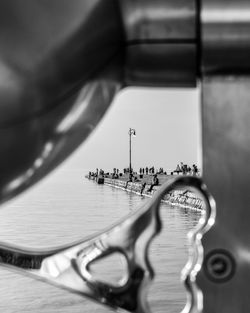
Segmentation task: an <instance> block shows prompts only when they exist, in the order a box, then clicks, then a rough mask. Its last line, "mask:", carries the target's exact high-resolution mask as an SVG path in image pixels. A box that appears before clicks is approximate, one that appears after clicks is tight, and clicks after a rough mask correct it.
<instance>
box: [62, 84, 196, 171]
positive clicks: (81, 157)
mask: <svg viewBox="0 0 250 313" xmlns="http://www.w3.org/2000/svg"><path fill="white" fill-rule="evenodd" d="M130 127H131V128H134V129H135V130H136V137H132V166H133V168H134V169H135V170H138V168H139V167H146V166H152V165H154V166H155V167H156V168H159V167H163V168H164V169H174V168H175V167H176V164H177V163H179V162H181V161H182V162H184V163H187V164H190V165H192V164H193V163H196V164H197V163H198V166H199V167H200V166H201V164H200V161H199V157H198V154H199V153H198V147H199V143H200V108H199V91H198V90H197V89H167V90H165V89H139V88H137V89H127V90H123V91H122V92H120V93H119V95H118V96H117V97H116V98H115V101H114V102H113V104H112V106H111V107H110V109H109V111H108V112H107V113H106V115H105V117H104V118H103V120H102V122H101V123H100V124H99V125H98V127H97V128H96V130H95V131H94V132H93V133H92V135H90V137H89V138H88V139H87V141H86V142H85V143H84V144H83V145H82V146H81V147H80V148H79V149H78V150H77V152H76V153H75V154H74V155H73V156H72V157H71V158H70V159H69V160H68V161H66V162H65V164H64V167H67V168H79V169H84V170H85V169H87V170H95V168H97V167H98V168H103V169H104V170H111V169H113V168H114V167H116V168H120V169H123V168H124V167H128V165H129V135H128V130H129V128H130Z"/></svg>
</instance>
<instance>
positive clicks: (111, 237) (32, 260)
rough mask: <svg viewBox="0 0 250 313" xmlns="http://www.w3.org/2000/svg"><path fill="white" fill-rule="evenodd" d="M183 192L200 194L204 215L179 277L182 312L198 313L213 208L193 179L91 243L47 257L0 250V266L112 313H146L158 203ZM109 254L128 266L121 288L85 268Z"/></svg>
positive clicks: (174, 183)
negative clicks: (115, 311) (118, 311)
mask: <svg viewBox="0 0 250 313" xmlns="http://www.w3.org/2000/svg"><path fill="white" fill-rule="evenodd" d="M186 186H188V187H189V188H191V190H193V191H195V192H196V193H198V194H199V196H200V197H201V198H202V199H203V201H204V205H205V206H204V207H205V210H206V214H205V215H203V217H202V219H201V220H200V222H199V225H198V227H197V228H196V229H195V230H194V231H193V232H192V233H191V234H190V237H189V239H190V257H189V261H188V263H187V265H186V267H185V270H184V271H183V280H184V281H185V286H186V288H187V290H188V292H189V295H190V301H189V302H188V304H187V308H189V312H193V310H194V309H195V310H198V312H200V309H201V308H202V299H201V292H200V290H199V288H198V287H197V285H196V282H195V278H196V275H197V272H198V271H199V269H200V267H201V264H202V260H203V248H202V245H201V237H202V236H203V234H204V232H206V231H207V230H208V229H209V228H210V227H211V225H212V224H213V222H214V218H215V204H214V200H213V198H212V197H211V195H210V194H209V192H208V191H207V188H206V186H205V185H204V183H203V182H202V181H201V180H200V179H198V178H195V177H179V178H173V179H172V180H170V181H169V182H166V183H165V184H164V185H163V186H162V187H161V188H160V189H159V190H158V191H157V193H155V195H154V196H153V198H152V199H150V200H149V201H148V202H146V204H144V205H143V206H142V207H141V208H140V209H139V210H138V211H136V212H135V213H133V214H132V215H129V216H128V217H127V218H125V219H124V220H123V221H121V222H120V223H118V224H117V225H115V226H113V227H111V228H110V229H108V230H105V231H104V232H102V233H101V234H99V235H97V236H96V237H93V238H91V239H90V240H87V241H84V240H83V241H81V242H78V243H75V244H72V245H70V246H66V247H62V248H56V249H52V250H50V251H28V250H25V249H23V248H20V247H12V246H8V245H4V244H1V246H0V264H1V265H4V266H7V267H10V268H12V269H16V270H18V271H20V272H22V273H23V274H25V275H31V276H32V277H34V278H36V279H40V280H43V281H45V282H48V283H50V284H53V285H56V286H58V287H60V288H64V289H67V290H69V291H70V292H74V293H77V294H81V295H84V296H87V297H90V298H92V299H94V300H96V301H98V302H100V303H102V304H106V305H109V306H111V307H113V308H123V309H126V310H127V311H130V312H136V313H139V312H144V313H147V312H149V307H148V304H147V299H146V291H147V289H148V285H149V284H150V282H151V281H152V279H153V277H154V272H153V269H152V267H151V265H150V263H149V259H148V247H149V245H150V243H151V241H152V239H153V238H154V237H155V236H156V235H157V234H158V233H160V231H161V220H160V215H159V209H160V203H161V200H162V198H163V196H164V195H165V194H166V193H168V192H170V191H171V190H173V189H175V188H184V187H186ZM114 252H117V253H120V254H122V255H123V256H124V257H125V259H126V261H127V274H126V279H124V280H123V283H122V285H119V286H114V285H110V284H106V283H103V282H100V281H96V280H94V278H93V277H92V275H91V272H90V271H89V266H90V264H91V263H92V262H93V261H95V260H101V259H102V258H103V257H105V256H107V255H110V254H112V253H114Z"/></svg>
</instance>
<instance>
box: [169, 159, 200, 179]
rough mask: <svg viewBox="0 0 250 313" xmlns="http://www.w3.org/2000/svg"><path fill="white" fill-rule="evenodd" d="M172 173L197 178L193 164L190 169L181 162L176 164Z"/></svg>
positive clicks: (196, 171)
mask: <svg viewBox="0 0 250 313" xmlns="http://www.w3.org/2000/svg"><path fill="white" fill-rule="evenodd" d="M173 173H177V174H178V175H179V174H180V173H181V174H182V175H193V176H197V175H198V173H199V171H198V167H197V165H196V164H193V165H192V167H190V166H189V165H187V164H183V162H181V163H180V164H177V166H176V169H175V170H174V171H173ZM171 174H172V173H171Z"/></svg>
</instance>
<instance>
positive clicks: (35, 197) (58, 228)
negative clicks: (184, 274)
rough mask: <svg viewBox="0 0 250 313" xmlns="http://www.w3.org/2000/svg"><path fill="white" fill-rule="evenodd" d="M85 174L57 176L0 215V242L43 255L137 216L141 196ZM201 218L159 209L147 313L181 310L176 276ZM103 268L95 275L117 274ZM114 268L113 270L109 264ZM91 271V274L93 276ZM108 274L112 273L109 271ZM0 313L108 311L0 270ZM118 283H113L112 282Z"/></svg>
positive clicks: (119, 270) (181, 294)
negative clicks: (160, 225)
mask: <svg viewBox="0 0 250 313" xmlns="http://www.w3.org/2000/svg"><path fill="white" fill-rule="evenodd" d="M87 172H88V171H84V170H79V169H74V170H59V171H57V172H56V173H54V174H51V175H50V176H49V177H48V178H47V179H45V180H44V181H42V182H41V183H40V184H39V185H37V186H35V187H33V188H31V189H30V190H29V191H28V192H26V193H25V194H23V195H22V196H19V197H17V198H16V199H14V200H12V201H10V202H8V203H7V204H5V205H4V206H3V207H2V209H1V210H0V236H1V239H0V240H1V242H5V243H6V242H8V243H12V244H15V245H21V246H25V247H30V248H36V249H38V248H39V249H43V248H48V247H56V246H60V245H64V244H69V243H71V242H73V241H76V240H80V239H84V238H86V237H89V236H90V235H93V234H95V233H97V232H100V231H101V230H102V229H105V228H107V227H108V226H110V225H112V224H114V223H115V222H117V221H118V220H120V219H121V218H122V217H125V216H126V215H128V214H130V213H131V212H133V211H135V210H138V209H139V208H140V206H141V205H142V204H143V203H144V202H145V201H148V198H145V197H143V196H138V195H136V194H132V193H128V192H126V191H124V190H121V189H117V188H114V187H110V186H106V185H97V184H96V183H95V182H93V181H89V180H88V179H86V178H85V174H86V173H87ZM200 216H201V213H199V212H197V211H190V210H187V209H184V208H179V207H171V206H168V205H166V204H162V207H161V218H162V220H163V230H162V232H161V234H160V235H159V236H158V237H157V238H156V239H155V240H154V241H153V242H152V244H151V246H150V256H149V257H150V262H151V264H152V266H153V268H154V270H155V273H156V277H155V280H154V282H153V284H152V286H151V288H150V289H149V294H148V301H149V304H150V307H151V311H152V312H153V313H156V312H159V313H161V312H162V313H163V312H164V313H177V312H181V310H182V309H183V308H184V306H185V303H186V291H185V289H184V287H183V285H182V283H181V281H180V273H181V270H182V268H183V267H184V265H185V263H186V262H187V259H188V252H187V251H188V250H187V233H188V232H189V230H191V229H192V228H194V227H195V225H196V224H197V223H198V221H199V219H200ZM119 262H120V260H119V258H118V259H117V260H116V261H115V263H114V261H111V262H106V263H105V262H104V264H100V265H99V267H98V266H97V268H96V269H94V270H95V271H96V275H97V276H98V275H100V276H101V275H102V274H103V273H104V276H105V277H106V279H107V280H108V279H109V277H114V276H116V275H118V276H119V275H122V274H121V273H122V272H123V270H124V269H123V268H122V263H119ZM116 263H117V264H118V265H117V267H116V266H114V264H116ZM98 271H99V272H98ZM115 271H116V273H115V274H114V272H115ZM0 278H1V279H0V297H1V300H0V312H7V313H12V312H19V313H20V312H25V313H29V312H32V313H34V312H36V313H45V312H46V313H55V312H60V313H83V312H91V313H100V312H104V313H107V312H113V311H112V310H111V309H110V308H108V307H105V306H102V305H100V304H97V303H95V302H93V301H90V300H89V299H86V298H84V297H82V296H79V295H75V294H72V293H69V292H67V291H65V290H61V289H59V288H57V287H54V286H51V285H48V284H46V283H44V282H40V281H36V280H34V279H32V278H30V277H26V276H22V275H20V274H19V273H16V272H11V271H9V270H7V269H5V268H1V267H0ZM119 278H121V277H119Z"/></svg>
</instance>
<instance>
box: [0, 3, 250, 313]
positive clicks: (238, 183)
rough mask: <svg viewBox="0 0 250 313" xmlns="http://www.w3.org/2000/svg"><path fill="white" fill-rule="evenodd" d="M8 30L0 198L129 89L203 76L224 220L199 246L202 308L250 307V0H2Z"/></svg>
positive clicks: (53, 158) (207, 158)
mask: <svg viewBox="0 0 250 313" xmlns="http://www.w3.org/2000/svg"><path fill="white" fill-rule="evenodd" d="M0 35H1V36H0V129H1V130H0V145H1V147H0V151H1V153H0V173H1V178H0V195H1V196H0V200H1V202H4V201H5V200H7V199H10V198H11V197H13V196H15V195H16V194H18V193H19V192H21V191H22V190H24V189H25V188H27V187H29V186H30V185H32V184H33V183H35V182H36V181H38V180H39V179H41V178H42V177H43V176H44V175H46V174H47V173H48V172H50V171H51V170H52V169H53V168H54V167H56V166H57V165H58V164H59V163H60V162H62V161H63V160H64V159H65V158H66V157H67V156H68V155H69V154H70V153H71V152H72V151H73V150H74V149H75V148H76V147H77V146H78V145H79V144H80V143H81V142H82V141H83V140H84V139H85V138H86V137H87V136H88V134H89V133H90V132H91V131H92V130H93V128H94V127H95V126H96V124H97V123H98V121H99V120H100V119H101V117H102V116H103V114H104V112H105V111H106V109H107V107H108V106H109V104H110V103H111V101H112V99H113V97H114V96H115V94H116V93H117V92H118V90H119V89H120V88H123V87H126V86H163V87H173V86H174V87H183V86H186V87H188V86H189V87H194V86H195V85H196V81H198V80H199V81H200V83H201V93H202V96H201V105H202V128H203V143H202V145H203V178H204V181H205V183H206V184H207V185H208V188H209V190H210V191H211V193H212V195H213V197H214V198H215V201H216V203H217V219H216V222H215V224H214V226H213V228H212V230H211V231H210V232H208V234H207V235H206V236H204V238H202V243H203V247H202V246H199V247H198V248H199V254H198V255H199V258H201V259H200V260H199V264H200V265H202V268H201V270H200V271H199V274H198V286H199V288H200V289H201V291H202V293H203V300H204V301H200V302H199V301H196V303H198V302H199V305H198V306H197V307H196V309H195V310H196V311H203V312H206V313H210V312H211V313H214V312H221V311H222V312H229V313H230V312H249V307H250V300H249V297H248V288H247V285H248V281H249V275H250V274H249V273H250V259H249V255H250V251H249V249H250V248H249V245H248V242H249V236H250V231H249V225H248V224H249V223H248V220H249V219H250V216H249V213H248V210H247V207H248V206H249V204H250V199H249V193H248V190H247V188H248V185H249V177H250V176H249V174H250V173H249V171H250V170H249V168H248V166H247V165H248V160H249V159H250V148H249V147H250V136H249V126H248V125H249V121H250V109H249V101H250V100H249V88H250V77H249V74H250V58H249V55H250V51H249V50H250V2H249V1H247V0H237V1H236V0H235V1H233V0H201V1H198V0H196V1H195V0H164V1H163V0H162V1H160V0H155V1H149V0H133V1H132V0H127V1H122V0H120V1H119V0H117V1H115V0H113V1H112V0H74V1H65V0H27V1H25V3H24V2H23V3H21V2H20V1H19V2H18V1H14V0H3V1H1V2H0ZM206 218H207V221H209V217H208V216H207V217H206ZM142 225H143V226H145V227H146V226H147V224H144V223H142ZM204 228H206V225H205V224H204ZM207 228H209V225H207ZM146 229H147V230H149V228H147V227H146ZM202 235H203V233H200V235H199V236H200V237H202ZM131 238H132V237H131ZM200 239H201V238H200ZM200 239H199V240H200ZM6 249H7V248H6ZM137 249H139V247H137ZM203 249H204V250H203ZM17 250H18V249H17ZM20 251H21V250H20ZM137 252H138V251H137ZM86 253H87V252H86ZM91 253H92V252H91ZM87 255H88V253H87ZM10 259H11V258H10ZM2 261H4V260H3V259H2ZM4 263H5V262H4ZM31 263H32V262H31ZM31 263H28V264H31ZM32 264H33V263H32ZM197 271H198V270H197V269H196V273H197ZM191 276H192V275H191ZM137 278H138V277H137V276H136V277H133V280H132V282H133V283H135V282H136V279H137ZM72 279H73V278H72ZM192 279H194V280H195V279H196V274H195V275H194V276H192ZM142 288H143V287H142ZM69 289H70V287H69ZM142 292H143V291H142ZM191 294H192V297H191V300H190V302H189V303H192V301H193V302H195V297H199V299H201V298H202V297H201V293H200V291H197V290H196V293H195V292H192V293H191ZM99 300H100V299H99ZM100 301H101V300H100ZM203 306H204V307H203ZM126 308H127V309H128V310H131V311H135V309H132V307H126ZM142 310H143V309H142ZM185 310H186V311H192V312H194V306H192V305H191V306H190V308H188V307H186V309H185Z"/></svg>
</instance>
